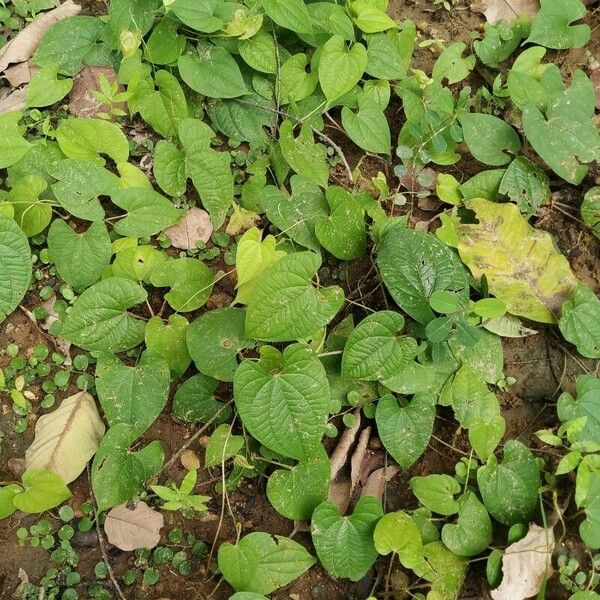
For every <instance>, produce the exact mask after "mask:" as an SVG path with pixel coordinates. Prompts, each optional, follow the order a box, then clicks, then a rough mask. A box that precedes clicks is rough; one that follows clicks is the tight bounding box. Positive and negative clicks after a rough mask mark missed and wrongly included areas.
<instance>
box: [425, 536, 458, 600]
mask: <svg viewBox="0 0 600 600" xmlns="http://www.w3.org/2000/svg"><path fill="white" fill-rule="evenodd" d="M423 555H424V557H425V560H426V561H427V563H428V569H427V571H425V572H424V573H422V576H423V577H424V578H425V579H427V581H429V582H431V591H430V592H429V594H428V596H429V600H442V599H443V600H446V599H448V600H450V599H452V600H454V599H456V598H458V597H459V593H460V590H461V588H462V586H463V583H464V581H465V576H466V574H467V568H468V563H467V561H466V560H465V559H464V558H463V557H461V556H458V555H456V554H454V553H453V552H451V551H450V550H448V548H446V546H445V545H444V544H443V543H442V542H438V541H436V542H430V543H429V544H426V545H425V546H423ZM420 574H421V573H420Z"/></svg>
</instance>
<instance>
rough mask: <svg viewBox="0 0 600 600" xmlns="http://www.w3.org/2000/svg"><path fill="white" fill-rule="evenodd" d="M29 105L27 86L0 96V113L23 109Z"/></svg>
mask: <svg viewBox="0 0 600 600" xmlns="http://www.w3.org/2000/svg"><path fill="white" fill-rule="evenodd" d="M26 105H27V88H24V87H23V88H20V89H18V90H15V91H14V92H10V93H9V94H6V95H5V96H2V97H0V115H3V114H4V113H9V112H15V111H17V110H23V109H24V108H25V106H26Z"/></svg>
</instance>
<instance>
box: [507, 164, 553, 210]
mask: <svg viewBox="0 0 600 600" xmlns="http://www.w3.org/2000/svg"><path fill="white" fill-rule="evenodd" d="M498 192H499V193H500V194H502V195H505V196H508V197H509V198H510V199H511V200H512V201H513V202H516V203H517V206H518V207H519V210H520V211H521V213H522V214H523V215H524V216H526V217H530V216H532V215H534V214H535V213H536V212H537V211H538V209H539V208H540V206H542V204H544V203H545V202H546V201H547V200H548V199H549V198H550V183H549V181H548V176H547V175H546V173H544V171H542V169H540V168H539V167H538V166H537V165H535V164H534V163H532V162H531V161H529V160H528V159H526V158H524V157H523V156H517V157H516V158H515V159H514V160H513V161H512V162H511V163H510V165H509V166H508V168H507V169H506V172H505V173H504V175H503V177H502V181H501V182H500V188H499V189H498Z"/></svg>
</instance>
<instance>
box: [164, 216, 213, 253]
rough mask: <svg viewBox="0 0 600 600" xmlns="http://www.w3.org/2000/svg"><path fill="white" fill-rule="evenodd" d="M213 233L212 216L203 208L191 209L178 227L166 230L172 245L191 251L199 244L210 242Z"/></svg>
mask: <svg viewBox="0 0 600 600" xmlns="http://www.w3.org/2000/svg"><path fill="white" fill-rule="evenodd" d="M212 232H213V226H212V223H211V222H210V216H209V214H208V213H207V212H206V211H205V210H202V209H201V208H190V210H188V212H187V214H186V215H185V217H183V219H181V221H179V223H178V224H177V225H174V226H173V227H169V229H165V235H166V236H167V237H168V238H169V239H170V240H171V244H173V246H175V248H180V249H181V250H191V249H192V248H195V247H196V244H197V243H198V242H204V243H206V242H208V240H210V236H211V235H212Z"/></svg>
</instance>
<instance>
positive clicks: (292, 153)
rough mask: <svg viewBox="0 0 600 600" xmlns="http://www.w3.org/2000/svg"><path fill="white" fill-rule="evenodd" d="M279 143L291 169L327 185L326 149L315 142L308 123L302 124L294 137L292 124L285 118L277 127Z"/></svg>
mask: <svg viewBox="0 0 600 600" xmlns="http://www.w3.org/2000/svg"><path fill="white" fill-rule="evenodd" d="M279 144H280V147H281V152H282V154H283V157H284V159H285V160H286V162H287V163H288V164H289V165H290V167H291V168H292V170H293V171H295V172H296V173H298V175H302V176H303V177H306V179H309V180H310V181H312V182H314V183H316V184H318V185H320V186H321V187H323V188H325V187H327V182H328V180H329V166H328V165H327V149H326V148H325V147H324V146H323V145H322V144H315V141H314V138H313V131H312V128H311V127H310V126H309V125H307V124H304V125H302V127H301V128H300V134H299V135H298V137H296V136H295V135H294V124H293V123H292V122H291V121H290V120H285V121H284V122H283V123H282V124H281V126H280V128H279Z"/></svg>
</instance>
